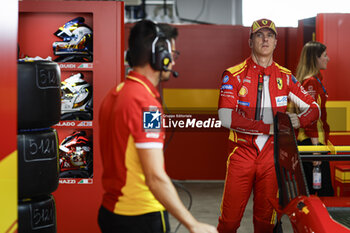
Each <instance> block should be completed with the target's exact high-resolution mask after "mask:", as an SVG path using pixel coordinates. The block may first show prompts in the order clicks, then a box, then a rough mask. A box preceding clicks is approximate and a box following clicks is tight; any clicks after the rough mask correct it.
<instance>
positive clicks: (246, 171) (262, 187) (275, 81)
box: [218, 19, 320, 233]
mask: <svg viewBox="0 0 350 233" xmlns="http://www.w3.org/2000/svg"><path fill="white" fill-rule="evenodd" d="M276 36H277V31H276V28H275V25H274V23H273V22H272V21H271V20H268V19H261V20H257V21H255V22H254V23H253V25H252V27H251V31H250V39H249V45H250V47H251V49H252V55H251V57H249V58H247V59H246V60H245V61H244V62H242V63H241V64H239V65H236V66H234V67H231V68H228V69H226V70H225V71H224V73H223V75H222V85H221V92H220V98H219V110H218V113H219V119H220V120H221V122H222V125H223V126H224V127H226V128H229V129H230V135H229V151H228V160H227V172H226V179H225V188H224V193H223V200H222V204H221V215H220V217H219V224H218V231H219V232H220V233H226V232H230V233H232V232H236V231H237V229H238V228H239V226H240V221H241V218H242V216H243V213H244V209H245V207H246V204H247V202H248V199H249V197H250V194H251V191H252V190H253V194H254V207H253V215H254V217H253V222H254V232H255V233H259V232H261V233H262V232H264V233H267V232H272V231H273V227H274V224H275V213H274V209H273V207H272V205H271V204H270V202H269V199H271V198H276V197H277V191H278V187H277V180H276V175H275V167H274V160H273V136H271V135H272V134H273V116H274V115H275V114H276V113H277V112H278V111H280V112H286V109H287V103H288V101H292V102H294V103H295V104H296V105H297V106H299V108H300V109H302V112H301V114H299V115H297V114H295V113H293V114H289V116H290V118H291V121H292V125H293V127H294V128H299V127H300V126H301V127H304V126H306V125H308V124H310V123H312V122H314V121H316V120H317V119H318V118H319V115H320V111H319V107H318V105H317V103H316V102H314V100H313V98H312V97H311V96H309V95H308V94H307V92H306V91H305V90H304V89H303V87H302V86H301V85H300V83H299V82H298V81H297V80H296V79H295V77H294V76H293V75H292V74H291V72H290V71H289V70H288V69H286V68H284V67H281V66H280V65H278V64H277V63H276V62H274V61H273V58H272V57H273V51H274V49H275V47H276V44H277V39H276Z"/></svg>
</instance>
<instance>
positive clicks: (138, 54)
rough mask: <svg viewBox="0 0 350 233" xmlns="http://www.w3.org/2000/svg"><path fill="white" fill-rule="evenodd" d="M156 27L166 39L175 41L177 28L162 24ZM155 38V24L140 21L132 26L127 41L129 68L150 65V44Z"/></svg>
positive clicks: (148, 21)
mask: <svg viewBox="0 0 350 233" xmlns="http://www.w3.org/2000/svg"><path fill="white" fill-rule="evenodd" d="M157 26H158V29H159V30H160V31H161V32H162V34H163V35H164V36H165V38H166V39H168V40H171V39H176V37H177V35H178V31H177V28H175V27H172V26H171V25H169V24H164V23H161V24H157ZM156 36H157V29H156V24H155V23H154V22H152V21H150V20H141V21H139V22H137V23H136V24H135V25H134V26H133V28H132V29H131V31H130V36H129V40H128V42H129V50H128V55H127V56H128V58H127V60H128V62H129V65H130V66H131V67H133V66H144V65H146V64H147V63H151V57H152V42H153V41H154V39H155V38H156ZM158 43H165V41H163V42H162V41H159V42H157V44H158Z"/></svg>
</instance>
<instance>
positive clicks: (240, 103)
mask: <svg viewBox="0 0 350 233" xmlns="http://www.w3.org/2000/svg"><path fill="white" fill-rule="evenodd" d="M237 103H238V104H239V105H243V106H249V105H250V103H249V102H245V101H240V100H238V102H237Z"/></svg>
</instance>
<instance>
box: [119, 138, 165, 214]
mask: <svg viewBox="0 0 350 233" xmlns="http://www.w3.org/2000/svg"><path fill="white" fill-rule="evenodd" d="M125 166H126V169H127V174H126V183H125V186H124V187H123V188H122V190H121V191H122V193H123V195H122V196H120V197H119V199H118V202H117V203H116V204H115V208H114V213H116V214H120V215H130V216H132V215H140V214H146V213H151V212H156V211H163V210H165V208H164V206H163V205H162V204H160V203H159V201H158V200H157V199H156V198H155V197H154V195H153V194H152V192H151V191H150V190H149V188H148V186H147V185H146V183H145V175H144V173H143V170H142V166H141V162H140V159H139V156H138V154H137V150H136V147H135V142H134V138H133V137H132V136H131V135H130V136H129V139H128V144H127V149H126V152H125Z"/></svg>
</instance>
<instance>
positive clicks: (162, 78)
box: [161, 39, 177, 81]
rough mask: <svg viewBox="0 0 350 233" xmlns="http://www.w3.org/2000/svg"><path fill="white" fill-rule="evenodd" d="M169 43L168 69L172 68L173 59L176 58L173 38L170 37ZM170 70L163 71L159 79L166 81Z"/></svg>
mask: <svg viewBox="0 0 350 233" xmlns="http://www.w3.org/2000/svg"><path fill="white" fill-rule="evenodd" d="M170 44H171V51H172V52H171V63H170V64H169V65H168V69H169V70H172V69H173V66H174V65H175V60H176V56H177V54H176V47H175V40H174V39H171V41H170ZM170 75H171V72H170V71H163V72H162V76H161V81H167V80H169V79H170Z"/></svg>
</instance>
